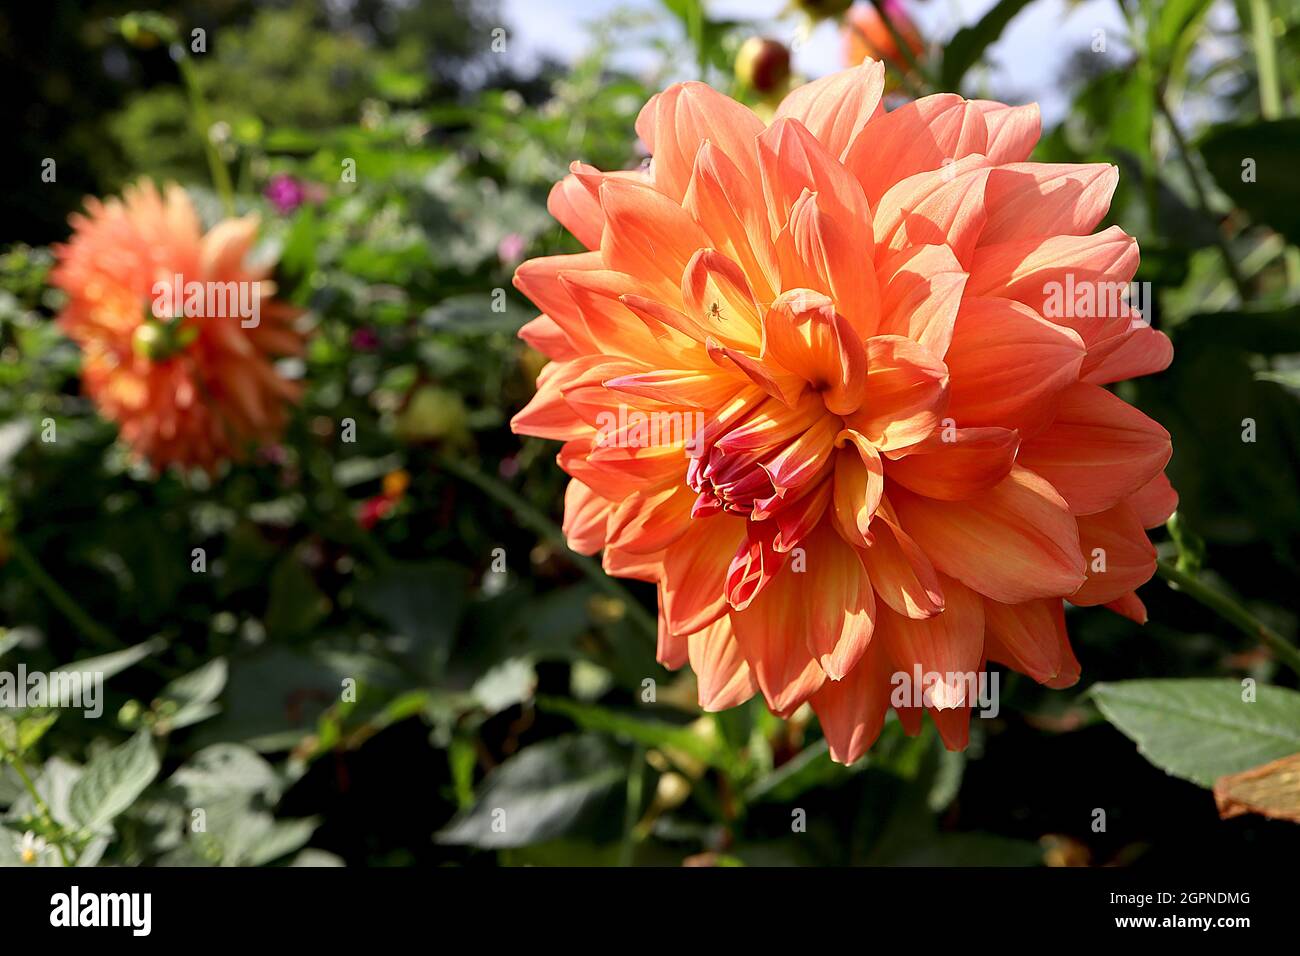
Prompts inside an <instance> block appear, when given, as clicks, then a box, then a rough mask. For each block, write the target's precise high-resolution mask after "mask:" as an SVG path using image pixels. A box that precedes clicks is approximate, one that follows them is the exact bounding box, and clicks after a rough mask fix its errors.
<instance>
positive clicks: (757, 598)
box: [512, 62, 1176, 762]
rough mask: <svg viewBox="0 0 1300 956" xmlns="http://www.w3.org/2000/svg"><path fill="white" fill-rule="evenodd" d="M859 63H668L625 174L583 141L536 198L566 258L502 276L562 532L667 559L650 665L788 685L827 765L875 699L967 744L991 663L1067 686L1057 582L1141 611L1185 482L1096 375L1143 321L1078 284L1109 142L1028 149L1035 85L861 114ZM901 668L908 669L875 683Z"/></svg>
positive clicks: (648, 567)
mask: <svg viewBox="0 0 1300 956" xmlns="http://www.w3.org/2000/svg"><path fill="white" fill-rule="evenodd" d="M883 73H884V71H883V68H882V67H881V65H880V64H879V63H878V62H868V63H865V64H863V65H862V66H860V67H858V68H856V69H853V70H849V71H846V72H843V73H839V74H837V75H834V76H831V77H828V78H826V79H823V80H819V81H817V82H815V83H811V84H809V85H807V86H804V87H801V88H800V89H798V90H796V91H795V92H794V93H792V94H791V95H790V96H789V97H787V98H786V99H785V101H784V102H783V103H782V104H781V106H780V107H779V109H778V110H777V114H776V119H775V120H774V121H773V122H772V123H771V125H764V123H763V122H762V121H761V120H759V119H758V118H757V117H756V116H755V115H754V114H753V113H752V112H750V110H748V109H747V108H746V107H744V106H742V105H740V104H739V103H736V102H734V101H732V100H730V99H728V98H727V97H725V96H723V95H721V94H719V93H717V92H715V91H713V90H712V89H710V88H709V87H707V86H704V85H702V84H699V83H684V84H680V85H677V86H674V87H672V88H670V89H668V90H667V91H665V92H664V93H661V94H659V95H658V96H656V97H654V98H653V99H652V100H651V101H650V102H649V103H648V104H647V105H646V107H645V108H644V109H643V110H642V111H641V115H640V117H639V118H638V120H637V124H636V126H637V131H638V133H640V135H641V138H642V139H643V140H644V141H645V143H646V144H647V145H648V146H649V147H650V149H651V151H652V153H653V161H652V164H651V166H650V168H649V170H648V171H647V172H646V173H645V174H629V173H601V172H598V171H597V170H595V169H593V168H591V167H589V166H584V165H581V164H574V166H573V172H572V174H571V175H570V176H567V177H566V178H565V179H564V180H563V181H561V182H560V183H559V184H557V185H556V187H555V188H554V190H553V191H552V193H551V197H550V203H549V207H550V210H551V212H552V213H553V214H554V215H555V216H556V218H558V219H559V220H560V221H561V222H562V223H563V224H564V225H565V226H566V227H567V228H568V229H569V230H570V231H571V232H572V233H573V234H574V236H576V237H577V238H578V240H580V241H581V242H582V243H583V244H584V245H586V246H587V248H588V249H589V250H590V251H588V252H583V253H579V254H577V255H561V256H550V257H547V258H541V259H533V260H531V261H529V262H525V263H524V264H523V265H521V266H520V267H519V269H518V271H517V272H516V274H515V284H516V285H517V286H518V287H519V288H520V289H521V290H522V291H523V292H524V293H525V294H526V295H528V296H529V298H531V299H532V300H533V302H535V303H536V304H537V305H538V306H539V307H540V308H541V309H542V310H543V312H544V314H542V315H540V316H538V317H537V318H536V319H534V320H532V321H531V322H529V323H528V324H527V325H526V326H525V327H524V328H523V329H522V331H521V333H520V334H521V336H522V338H523V339H524V340H525V341H527V342H529V343H530V344H532V345H533V346H535V347H536V348H537V349H539V350H540V351H542V352H543V353H545V354H546V355H547V356H549V357H550V358H551V359H553V361H552V362H551V363H550V364H548V365H547V366H546V367H545V368H544V369H543V370H542V372H541V375H540V376H539V378H538V391H537V395H536V396H535V397H534V398H533V400H532V401H531V402H530V403H529V404H528V406H527V407H526V408H524V409H523V410H522V411H521V412H520V413H519V414H518V415H517V416H516V417H515V418H514V420H513V423H512V424H513V427H514V429H515V430H516V431H517V432H520V433H523V434H527V435H536V436H541V437H543V438H550V439H556V440H559V441H562V442H564V445H563V448H562V449H561V451H560V453H559V463H560V465H561V467H562V468H563V469H564V470H565V471H566V472H568V474H569V475H571V476H572V478H573V480H572V481H571V482H570V483H569V486H568V491H567V493H566V496H565V515H564V529H565V533H566V534H567V536H568V540H569V542H570V544H571V545H572V546H573V548H574V549H575V550H577V551H580V552H582V553H584V554H593V553H595V552H597V551H600V550H602V549H603V551H604V558H603V560H604V566H605V568H606V569H607V571H608V572H609V573H611V574H614V575H620V576H624V577H632V578H640V579H643V580H646V581H652V582H655V583H656V584H657V585H658V592H659V632H660V633H659V649H658V656H659V660H660V661H662V662H663V663H664V664H665V665H667V666H669V667H679V666H681V665H683V664H685V663H688V662H689V664H690V666H691V667H692V668H693V669H694V671H695V673H696V676H697V677H698V684H699V700H700V705H701V706H702V707H704V708H705V709H707V710H717V709H721V708H726V707H731V706H734V705H736V704H739V703H742V702H743V701H745V700H747V699H748V698H749V697H750V696H752V695H753V694H754V693H755V692H756V691H757V692H761V693H762V695H763V696H764V698H765V699H766V701H767V705H768V706H769V707H770V708H771V710H772V711H773V712H775V713H776V714H779V715H782V716H786V715H789V714H790V713H791V712H792V711H794V710H795V709H796V708H797V707H799V706H800V705H801V704H803V703H804V702H805V701H808V702H811V704H812V707H813V709H814V710H815V711H816V712H817V714H818V715H819V716H820V719H821V722H822V726H823V729H824V732H825V735H826V737H827V738H828V740H829V743H830V751H831V755H832V756H833V757H834V758H835V759H836V760H839V761H842V762H851V761H853V760H855V759H857V758H858V757H859V756H861V755H862V754H863V753H864V752H865V751H866V750H867V749H868V747H870V745H871V743H872V742H873V741H874V740H875V738H876V736H877V735H878V734H879V732H880V729H881V726H882V723H883V721H884V719H885V715H886V712H887V710H888V708H889V707H891V706H894V707H895V709H896V710H897V711H898V713H899V716H900V718H901V719H902V721H903V724H904V726H905V727H906V728H907V729H908V730H909V732H916V731H917V730H918V728H919V723H920V720H921V711H922V710H929V711H930V712H931V714H932V716H933V719H934V720H935V722H936V723H937V724H938V727H939V730H940V732H941V734H942V736H943V739H944V741H945V743H946V744H947V745H948V746H949V747H951V748H960V747H962V746H964V745H965V743H966V741H967V736H968V730H969V714H970V709H971V704H972V702H973V701H972V695H971V694H970V692H969V684H968V683H967V682H966V681H965V679H964V675H971V674H974V673H976V672H979V671H982V670H983V668H984V667H985V664H986V661H989V660H992V661H998V662H1001V663H1003V664H1006V665H1009V666H1010V667H1013V668H1015V669H1017V670H1019V671H1022V672H1024V673H1026V674H1028V675H1030V676H1031V677H1033V678H1034V679H1036V680H1038V681H1040V682H1042V683H1044V684H1047V685H1048V686H1051V687H1063V686H1067V685H1069V684H1071V683H1073V682H1074V681H1075V680H1076V679H1077V678H1078V674H1079V665H1078V663H1077V661H1076V660H1075V657H1074V654H1073V653H1072V652H1071V649H1070V644H1069V641H1068V639H1067V637H1066V632H1065V618H1064V614H1063V599H1068V600H1069V601H1070V602H1071V603H1073V604H1076V605H1096V604H1105V605H1108V606H1110V607H1112V608H1114V609H1115V610H1117V611H1119V612H1120V613H1122V614H1125V615H1128V616H1130V617H1133V618H1136V619H1138V620H1141V619H1143V617H1144V611H1143V609H1142V605H1141V602H1140V601H1139V600H1138V598H1137V597H1136V596H1135V595H1134V593H1133V592H1134V589H1135V588H1136V587H1137V586H1138V585H1140V584H1142V583H1143V582H1145V581H1147V580H1148V579H1149V578H1150V577H1151V575H1152V573H1153V572H1154V569H1155V550H1154V548H1153V547H1152V546H1151V544H1150V542H1149V541H1148V540H1147V537H1146V533H1145V531H1144V528H1149V527H1153V526H1155V525H1157V524H1159V523H1160V522H1162V521H1164V520H1165V518H1166V517H1167V516H1168V515H1169V514H1170V513H1171V511H1172V510H1173V508H1174V505H1175V503H1176V497H1175V495H1174V493H1173V490H1172V488H1171V487H1170V485H1169V483H1168V481H1167V480H1166V479H1165V478H1164V476H1163V473H1162V469H1163V467H1164V465H1165V463H1166V461H1167V460H1168V458H1169V455H1170V444H1169V436H1168V434H1167V433H1166V432H1165V430H1164V429H1163V428H1161V427H1160V426H1159V425H1158V424H1156V423H1155V422H1153V421H1151V420H1150V419H1148V418H1147V417H1146V416H1145V415H1143V414H1142V413H1141V412H1139V411H1137V410H1135V409H1134V408H1132V407H1130V406H1129V405H1127V404H1125V403H1124V402H1123V401H1121V400H1120V399H1119V398H1117V397H1116V396H1115V395H1114V394H1113V393H1112V392H1110V391H1108V390H1107V389H1106V388H1104V386H1105V385H1106V384H1108V383H1111V382H1115V381H1118V380H1120V379H1124V378H1129V377H1131V376H1135V375H1142V374H1147V373H1150V372H1155V371H1158V370H1160V369H1163V368H1164V367H1165V366H1166V365H1167V364H1168V363H1169V361H1170V359H1171V356H1172V350H1171V347H1170V344H1169V341H1168V339H1167V338H1166V337H1165V336H1164V335H1163V334H1162V333H1160V332H1158V331H1156V330H1154V329H1152V328H1151V327H1150V326H1149V325H1148V324H1146V323H1145V322H1143V321H1142V320H1141V319H1140V317H1138V316H1137V315H1136V314H1134V313H1133V312H1132V311H1131V310H1130V309H1129V308H1128V306H1127V305H1124V304H1120V305H1119V306H1118V307H1114V308H1087V307H1078V308H1076V307H1073V305H1072V304H1074V305H1077V304H1078V303H1080V302H1082V303H1083V305H1084V306H1086V305H1087V302H1086V299H1087V297H1086V296H1081V295H1079V294H1078V290H1081V289H1092V290H1093V291H1094V293H1095V292H1096V291H1098V290H1105V289H1110V288H1114V286H1115V284H1127V283H1128V282H1129V281H1130V280H1131V279H1132V277H1133V275H1134V272H1135V270H1136V268H1137V262H1138V250H1137V243H1136V242H1135V241H1134V240H1133V239H1132V238H1131V237H1129V236H1127V235H1125V234H1124V233H1123V232H1122V231H1120V230H1119V229H1118V228H1110V229H1106V230H1105V231H1103V232H1100V233H1097V234H1095V235H1093V234H1091V233H1092V230H1093V228H1094V227H1095V226H1096V225H1097V223H1098V222H1099V221H1100V220H1101V218H1102V217H1103V216H1104V215H1105V214H1106V210H1107V207H1108V204H1109V200H1110V196H1111V192H1112V190H1113V189H1114V187H1115V184H1116V177H1117V172H1116V170H1115V169H1114V167H1111V166H1108V165H1046V164H1039V163H1031V162H1028V161H1027V158H1028V156H1029V153H1030V150H1031V149H1032V148H1033V146H1034V143H1035V142H1036V140H1037V139H1038V136H1039V131H1040V130H1039V116H1038V110H1037V107H1035V106H1022V107H1009V106H1003V105H1001V104H998V103H992V102H986V101H978V100H975V101H969V100H964V99H962V98H961V97H959V96H955V95H952V94H938V95H935V96H929V97H926V98H924V99H921V100H918V101H916V102H913V103H909V104H908V105H906V106H903V107H901V108H899V109H897V110H894V111H893V112H889V113H885V112H883V111H882V110H881V108H880V99H881V93H882V89H883V83H884V75H883ZM1061 283H1064V284H1066V285H1067V286H1068V287H1069V288H1070V289H1072V290H1074V293H1073V294H1072V295H1071V296H1070V300H1069V302H1066V303H1065V305H1066V306H1067V307H1066V308H1058V306H1060V305H1061V302H1059V301H1054V299H1059V298H1061V296H1060V295H1059V291H1060V290H1058V289H1057V285H1058V284H1061ZM1045 313H1053V314H1055V317H1048V316H1047V315H1045ZM1062 313H1066V314H1062ZM917 669H919V670H920V671H921V672H922V673H923V674H924V675H927V679H929V677H928V675H936V676H934V678H933V680H932V681H930V683H929V685H928V692H927V694H926V695H925V696H924V697H923V698H921V699H920V702H919V703H918V702H916V701H915V700H907V699H904V700H902V701H899V700H896V699H891V698H892V692H893V691H894V690H895V687H896V685H898V684H899V680H898V675H910V674H912V673H914V672H915V671H916V670H917Z"/></svg>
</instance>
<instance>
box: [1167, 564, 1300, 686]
mask: <svg viewBox="0 0 1300 956" xmlns="http://www.w3.org/2000/svg"><path fill="white" fill-rule="evenodd" d="M1157 570H1158V572H1159V574H1160V576H1161V577H1162V578H1164V579H1165V580H1166V581H1168V582H1169V583H1170V585H1171V586H1172V587H1174V588H1175V590H1178V591H1182V592H1184V593H1185V594H1187V595H1188V596H1189V597H1191V598H1194V599H1195V600H1197V601H1200V602H1201V603H1202V604H1204V605H1205V606H1206V607H1208V608H1209V609H1210V610H1212V611H1214V612H1215V613H1216V614H1218V615H1219V616H1220V617H1221V618H1223V619H1224V620H1225V621H1227V622H1228V623H1229V624H1232V625H1233V626H1234V627H1236V628H1237V629H1238V630H1239V631H1241V632H1242V633H1243V634H1245V635H1246V636H1248V637H1251V638H1254V639H1255V640H1257V641H1259V642H1260V643H1262V644H1266V645H1267V646H1268V648H1269V649H1270V650H1271V651H1272V652H1273V653H1274V654H1275V655H1277V657H1278V659H1279V660H1281V661H1282V662H1283V663H1284V664H1286V665H1287V666H1288V667H1290V668H1291V669H1292V670H1293V671H1295V672H1296V673H1297V674H1300V648H1297V647H1296V646H1295V645H1294V644H1292V643H1290V642H1289V641H1288V640H1287V639H1286V638H1284V637H1283V636H1282V635H1281V634H1279V633H1278V632H1277V631H1275V630H1273V629H1272V628H1271V627H1269V626H1268V625H1267V624H1265V623H1264V622H1263V621H1261V620H1260V619H1259V618H1257V617H1255V615H1253V614H1251V613H1250V611H1248V610H1246V608H1244V607H1242V606H1241V605H1240V604H1238V603H1237V602H1236V601H1234V600H1233V599H1232V598H1230V597H1228V596H1227V595H1226V594H1222V593H1220V592H1218V591H1216V590H1214V588H1212V587H1209V586H1208V585H1206V584H1204V583H1202V582H1201V580H1200V579H1199V578H1197V577H1196V576H1195V575H1194V574H1189V573H1187V572H1186V571H1180V570H1178V568H1176V567H1175V566H1174V565H1173V564H1171V563H1169V562H1168V561H1161V562H1159V564H1158V565H1157Z"/></svg>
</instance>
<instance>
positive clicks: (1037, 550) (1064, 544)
mask: <svg viewBox="0 0 1300 956" xmlns="http://www.w3.org/2000/svg"><path fill="white" fill-rule="evenodd" d="M890 501H891V502H892V503H893V505H894V508H895V509H896V510H897V512H898V516H899V519H900V521H901V524H902V527H903V529H904V530H905V531H907V533H908V534H910V535H911V536H912V538H913V539H915V541H916V543H917V544H918V545H920V546H921V548H922V549H923V550H924V551H925V553H926V555H928V556H929V558H930V560H931V561H933V562H934V566H935V567H936V568H938V569H939V570H940V571H942V572H943V573H944V574H946V575H949V576H950V577H954V578H957V579H958V580H959V581H961V582H962V583H963V584H965V585H966V586H967V587H970V588H974V589H975V590H976V591H978V592H979V593H980V594H982V595H984V596H985V597H990V598H993V600H995V601H1001V602H1002V603H1003V604H1019V603H1021V602H1023V601H1031V600H1033V599H1035V598H1044V597H1059V596H1060V595H1062V594H1070V593H1072V592H1074V591H1075V590H1076V589H1077V588H1078V587H1079V586H1080V585H1081V584H1082V583H1083V582H1084V580H1085V571H1084V560H1083V553H1082V552H1081V551H1080V549H1079V533H1080V532H1079V528H1078V526H1077V525H1076V523H1075V519H1074V518H1073V517H1072V516H1071V515H1070V511H1069V509H1068V507H1067V506H1066V504H1065V500H1064V499H1063V498H1062V497H1061V496H1060V495H1058V494H1057V493H1056V491H1055V490H1054V489H1053V488H1052V486H1051V485H1050V484H1049V483H1048V482H1047V481H1045V480H1044V479H1042V478H1040V477H1039V476H1038V475H1035V474H1034V473H1033V472H1032V471H1029V470H1028V469H1026V468H1021V467H1020V466H1019V465H1016V466H1013V467H1012V469H1011V473H1010V474H1009V475H1007V477H1006V478H1004V479H1003V480H1002V481H1001V482H1000V483H999V484H997V485H995V486H994V487H993V488H992V489H990V490H989V491H988V492H986V493H985V494H984V495H983V496H981V497H979V498H974V499H971V500H969V501H937V500H935V499H932V498H922V497H921V496H919V495H913V494H910V493H908V492H904V491H902V490H901V489H900V490H898V491H896V492H895V491H891V492H890ZM991 555H996V556H997V557H996V560H991V559H990V556H991Z"/></svg>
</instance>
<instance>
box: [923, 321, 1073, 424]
mask: <svg viewBox="0 0 1300 956" xmlns="http://www.w3.org/2000/svg"><path fill="white" fill-rule="evenodd" d="M1083 357H1084V349H1083V343H1082V342H1081V341H1080V339H1079V336H1078V335H1076V334H1075V333H1074V332H1072V331H1070V330H1069V329H1065V328H1062V327H1061V326H1058V325H1054V324H1053V323H1051V322H1048V321H1047V320H1046V319H1044V318H1042V317H1040V316H1039V315H1038V314H1037V313H1036V312H1034V311H1033V310H1031V309H1029V308H1028V307H1027V306H1024V305H1021V304H1020V303H1019V302H1014V301H1012V300H1011V299H996V298H966V299H964V300H963V301H962V305H961V311H960V312H959V313H958V314H957V324H956V325H955V326H954V328H953V337H952V344H951V345H950V346H949V347H948V354H947V355H946V356H945V357H944V361H945V362H946V363H947V365H948V371H949V372H950V373H951V375H952V388H951V390H950V393H949V402H948V416H949V417H950V418H951V419H953V421H954V422H956V424H957V425H958V426H960V427H962V428H969V427H977V426H982V425H997V426H1001V427H1003V428H1016V429H1019V430H1020V431H1021V433H1022V434H1027V433H1033V432H1035V431H1037V430H1038V429H1040V428H1042V427H1043V426H1044V425H1046V424H1047V422H1048V421H1050V419H1051V415H1052V412H1053V408H1054V406H1053V404H1052V400H1053V399H1054V398H1055V396H1056V395H1057V393H1059V392H1060V391H1061V390H1062V389H1063V388H1065V387H1066V386H1067V385H1070V384H1072V383H1073V382H1075V381H1076V380H1077V379H1078V377H1079V368H1080V367H1081V366H1082V364H1083Z"/></svg>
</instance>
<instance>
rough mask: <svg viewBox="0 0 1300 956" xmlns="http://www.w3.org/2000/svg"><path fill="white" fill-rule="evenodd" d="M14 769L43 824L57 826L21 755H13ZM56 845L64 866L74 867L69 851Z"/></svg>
mask: <svg viewBox="0 0 1300 956" xmlns="http://www.w3.org/2000/svg"><path fill="white" fill-rule="evenodd" d="M13 768H14V773H16V774H18V779H19V780H21V781H22V782H23V786H24V787H25V788H26V789H27V792H28V793H29V794H31V797H32V803H34V804H35V805H36V812H37V813H38V814H40V816H41V820H42V822H44V824H45V825H46V827H48V828H53V827H54V825H55V824H54V815H53V814H52V813H50V805H49V804H48V803H46V802H45V798H44V797H42V796H41V795H40V793H39V792H38V791H37V789H36V784H34V783H33V782H32V778H31V776H30V775H29V774H28V773H27V765H26V764H24V763H23V758H22V755H21V754H18V753H14V754H13ZM54 845H55V846H56V847H58V848H59V857H60V858H61V859H62V860H63V865H64V866H72V861H71V860H69V859H68V851H67V850H66V849H65V848H64V846H63V844H62V843H59V842H55V844H54Z"/></svg>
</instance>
